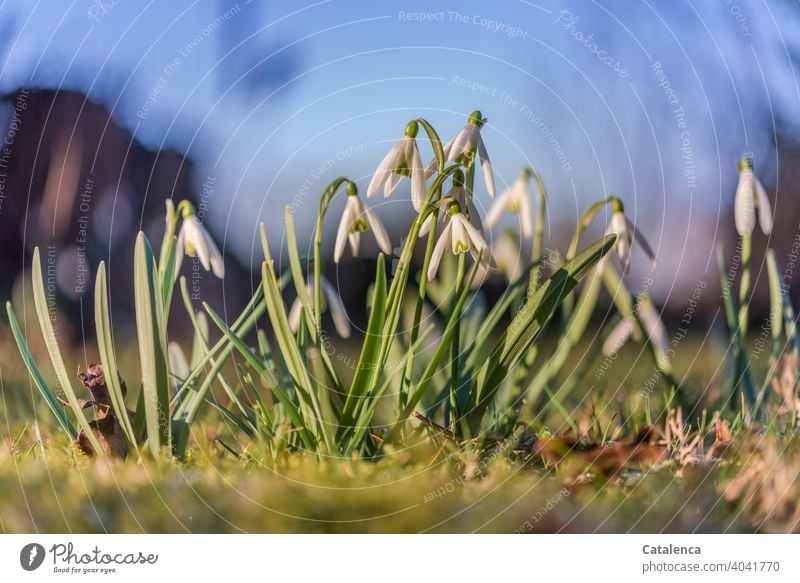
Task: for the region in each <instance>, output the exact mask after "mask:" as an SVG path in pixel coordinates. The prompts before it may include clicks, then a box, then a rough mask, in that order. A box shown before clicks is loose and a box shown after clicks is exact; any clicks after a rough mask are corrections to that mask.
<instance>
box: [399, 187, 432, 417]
mask: <svg viewBox="0 0 800 583" xmlns="http://www.w3.org/2000/svg"><path fill="white" fill-rule="evenodd" d="M435 196H438V194H437V195H435ZM438 221H439V209H438V208H437V209H435V210H434V211H433V219H432V223H433V224H432V226H431V230H430V231H429V232H428V241H427V243H426V245H425V259H424V260H423V262H422V271H421V273H422V276H421V277H420V280H419V287H418V288H417V303H416V305H415V306H414V319H413V321H412V323H411V338H410V340H409V343H408V346H409V350H411V352H410V354H409V355H408V359H407V360H406V369H405V372H404V373H403V386H402V389H401V391H400V395H399V400H400V411H402V410H403V409H404V408H405V406H406V403H407V397H408V390H409V389H410V387H411V375H412V374H413V370H414V355H415V352H414V350H413V349H412V348H411V347H412V346H414V345H415V344H416V343H417V338H419V323H420V320H421V319H422V308H423V306H424V304H425V296H426V294H427V289H428V275H427V274H428V266H429V265H430V262H431V256H432V255H433V248H434V246H435V244H436V227H437V224H438Z"/></svg>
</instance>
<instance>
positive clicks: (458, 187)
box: [419, 170, 483, 237]
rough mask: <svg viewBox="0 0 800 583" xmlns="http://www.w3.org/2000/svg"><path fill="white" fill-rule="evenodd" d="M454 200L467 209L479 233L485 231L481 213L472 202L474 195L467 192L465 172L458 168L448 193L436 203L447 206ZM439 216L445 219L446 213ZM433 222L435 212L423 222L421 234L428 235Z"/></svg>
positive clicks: (470, 219)
mask: <svg viewBox="0 0 800 583" xmlns="http://www.w3.org/2000/svg"><path fill="white" fill-rule="evenodd" d="M452 201H456V202H457V203H458V205H459V206H460V207H461V208H462V209H467V213H468V214H469V222H470V223H472V226H473V227H475V228H476V229H477V230H478V232H479V233H483V223H482V222H481V215H480V213H479V212H478V209H477V208H476V207H475V203H473V202H472V197H471V196H470V195H469V193H467V189H466V188H464V173H463V172H462V171H461V170H456V171H455V172H454V173H453V186H452V187H451V188H450V190H448V191H447V194H445V195H444V197H442V200H440V201H439V202H438V203H436V204H437V205H438V206H440V207H442V208H447V207H448V206H449V204H450V203H451V202H452ZM439 216H440V218H442V220H444V217H445V214H444V213H440V214H439ZM432 224H433V214H429V215H428V216H427V217H425V220H424V221H423V222H422V226H421V227H420V229H419V236H420V237H424V236H425V235H427V234H428V232H429V231H430V230H431V225H432Z"/></svg>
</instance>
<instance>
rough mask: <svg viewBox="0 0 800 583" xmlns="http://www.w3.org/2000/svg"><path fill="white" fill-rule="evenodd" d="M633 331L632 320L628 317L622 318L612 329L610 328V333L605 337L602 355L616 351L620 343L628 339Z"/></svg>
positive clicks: (620, 345)
mask: <svg viewBox="0 0 800 583" xmlns="http://www.w3.org/2000/svg"><path fill="white" fill-rule="evenodd" d="M632 332H633V322H632V321H631V320H630V318H624V319H622V320H621V321H620V322H619V323H618V324H617V325H616V326H614V329H613V330H611V333H610V334H609V335H608V338H606V341H605V342H603V355H604V356H611V355H612V354H614V353H615V352H618V351H619V349H620V348H622V345H623V344H625V342H627V341H628V338H630V336H631V333H632Z"/></svg>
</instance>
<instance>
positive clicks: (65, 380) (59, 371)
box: [31, 247, 105, 456]
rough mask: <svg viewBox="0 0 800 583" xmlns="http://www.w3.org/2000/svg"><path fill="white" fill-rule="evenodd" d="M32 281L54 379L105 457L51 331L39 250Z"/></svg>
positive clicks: (80, 425)
mask: <svg viewBox="0 0 800 583" xmlns="http://www.w3.org/2000/svg"><path fill="white" fill-rule="evenodd" d="M31 279H32V281H33V301H34V304H35V305H36V317H37V318H38V320H39V327H40V328H41V330H42V336H44V341H45V346H47V353H48V354H49V355H50V362H51V363H52V364H53V369H55V372H56V378H57V379H58V382H59V384H60V385H61V390H62V391H64V395H65V396H66V397H67V402H68V403H69V405H70V408H71V409H72V412H73V413H74V415H75V418H76V419H77V421H78V426H79V427H80V428H81V429H83V431H84V433H85V434H86V437H87V439H88V440H89V443H91V444H92V448H94V451H95V452H96V453H97V455H101V456H105V451H104V450H103V448H102V447H101V446H100V442H99V441H98V440H97V437H95V434H94V431H92V428H91V426H90V425H89V420H88V419H86V415H84V413H83V409H82V408H81V406H80V405H79V404H78V397H77V396H76V395H75V390H74V389H73V387H72V381H71V380H70V378H69V375H68V374H67V368H66V367H65V366H64V359H63V358H62V356H61V350H60V349H59V348H58V340H56V332H55V330H54V329H53V324H52V321H51V320H50V313H49V311H48V306H47V296H46V295H45V287H44V278H43V277H42V264H41V261H40V259H39V248H38V247H37V248H36V249H34V250H33V265H32V278H31Z"/></svg>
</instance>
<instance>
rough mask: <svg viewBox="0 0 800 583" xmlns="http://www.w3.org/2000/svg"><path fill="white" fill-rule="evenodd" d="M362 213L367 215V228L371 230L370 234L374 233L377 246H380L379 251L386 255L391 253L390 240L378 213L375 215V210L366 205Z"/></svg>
mask: <svg viewBox="0 0 800 583" xmlns="http://www.w3.org/2000/svg"><path fill="white" fill-rule="evenodd" d="M364 214H365V215H366V216H367V222H368V223H369V228H370V230H371V231H372V234H373V235H375V241H377V243H378V247H380V248H381V251H383V252H384V253H385V254H386V255H391V253H392V241H391V239H389V234H388V233H387V232H386V228H385V227H384V226H383V223H382V222H381V220H380V219H379V218H378V215H376V214H375V211H373V210H372V209H371V208H368V207H365V208H364Z"/></svg>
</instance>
